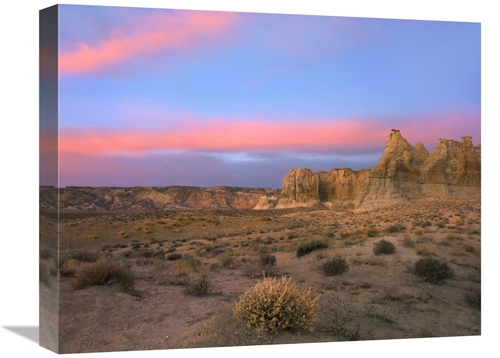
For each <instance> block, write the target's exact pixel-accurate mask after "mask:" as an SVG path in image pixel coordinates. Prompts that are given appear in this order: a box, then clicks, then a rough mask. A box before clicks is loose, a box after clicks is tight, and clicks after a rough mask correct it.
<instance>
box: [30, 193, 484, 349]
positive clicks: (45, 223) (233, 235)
mask: <svg viewBox="0 0 500 358" xmlns="http://www.w3.org/2000/svg"><path fill="white" fill-rule="evenodd" d="M480 207H481V198H480V197H469V198H462V199H425V200H419V201H416V202H414V203H412V204H408V205H404V206H398V207H391V208H387V209H380V210H376V211H373V212H369V213H358V214H354V213H352V212H349V211H334V210H324V211H304V210H286V211H279V210H274V211H265V212H260V211H241V212H230V211H216V212H210V211H192V212H163V213H158V212H155V213H147V212H144V213H130V214H127V213H119V214H104V215H94V216H85V217H83V216H81V217H79V216H78V215H73V216H71V215H70V216H66V217H65V216H63V220H62V222H61V226H60V228H59V230H60V233H61V241H60V245H61V252H62V255H61V258H60V264H59V266H60V270H59V274H60V277H59V280H60V281H59V282H60V286H59V288H60V292H59V293H60V295H59V297H60V304H59V307H58V309H59V313H60V317H59V324H58V327H59V352H60V353H73V352H96V351H124V350H148V349H171V348H193V347H212V346H218V347H222V346H242V345H257V344H291V343H303V342H323V341H328V342H334V341H345V340H349V339H350V340H353V339H355V340H379V339H399V338H419V337H445V336H471V335H480V334H481V309H480V304H478V303H477V302H474V301H472V302H471V299H468V298H470V297H471V293H476V294H480V288H481V211H480ZM40 223H41V233H40V234H41V243H42V245H41V247H42V249H44V250H45V252H50V250H49V249H47V247H49V246H50V243H51V242H52V243H53V242H54V237H53V234H51V233H54V232H55V228H56V226H55V221H54V219H53V218H50V217H46V216H43V215H42V216H41V217H40ZM394 225H400V226H401V227H404V228H401V229H400V230H399V231H396V232H394V231H393V230H391V229H390V228H391V227H393V226H394ZM314 238H316V239H325V240H327V242H328V244H329V245H328V247H327V248H323V249H319V250H315V251H313V252H311V253H309V254H307V255H304V256H302V257H297V254H296V249H297V247H298V245H300V243H301V242H303V241H304V240H307V239H314ZM382 239H384V240H386V241H390V242H392V243H393V244H394V245H395V247H396V252H395V253H394V254H390V255H375V254H374V252H373V248H374V244H375V243H377V242H379V241H381V240H382ZM43 243H47V245H46V246H45V248H44V246H43ZM82 253H85V254H86V255H87V256H85V255H83V254H82ZM173 253H177V254H180V255H181V259H178V260H169V259H168V255H171V254H173ZM262 254H269V255H273V256H275V257H276V266H275V267H274V268H273V269H272V271H271V272H268V276H276V277H278V278H280V277H282V276H287V277H291V279H292V281H293V282H294V283H295V284H296V285H297V286H298V287H300V288H303V289H308V288H311V292H312V295H313V296H316V295H320V311H319V312H318V314H317V315H316V317H315V319H314V322H313V327H312V330H311V331H309V330H302V329H297V330H285V331H281V332H279V333H278V334H270V333H265V332H261V331H258V330H256V329H254V328H249V327H247V326H246V325H245V322H243V321H241V320H239V319H237V318H236V317H234V316H233V314H232V309H233V307H234V304H235V302H236V301H237V300H238V299H239V297H240V295H241V294H243V292H245V290H246V289H248V288H250V287H253V286H254V285H255V284H256V283H257V282H259V281H260V280H262V279H263V277H262V273H261V271H262V270H261V268H260V267H259V265H258V264H257V260H258V259H259V257H260V255H262ZM92 255H93V256H92ZM48 256H50V255H49V254H47V253H45V254H44V255H41V257H42V258H41V260H42V263H43V265H45V266H44V267H46V268H47V269H48V270H50V272H51V275H50V276H49V278H48V281H47V282H48V283H49V284H50V287H48V286H47V285H45V284H41V285H40V295H41V302H42V305H41V315H42V316H44V315H45V317H42V318H43V319H47V318H48V317H50V315H51V314H53V312H54V311H55V310H56V308H54V297H57V296H56V295H55V293H54V292H56V289H57V276H56V275H57V272H58V270H57V269H56V264H55V262H57V260H54V259H53V258H49V257H48ZM90 256H92V257H93V258H89V257H90ZM97 256H104V257H106V258H107V259H108V260H110V261H111V262H114V263H115V264H117V265H120V266H122V267H126V268H128V269H129V270H131V271H132V272H133V274H134V277H135V285H134V290H133V291H126V290H123V289H122V288H121V287H120V285H118V284H116V283H114V282H113V281H110V282H108V283H107V284H105V285H101V286H93V287H89V288H85V289H80V290H75V289H74V285H75V282H77V280H78V277H79V276H80V275H82V272H83V270H84V269H85V268H86V267H88V266H92V265H95V262H86V261H95V258H96V257H97ZM148 256H151V257H148ZM335 256H340V257H342V258H344V259H345V260H346V261H347V263H348V265H349V270H348V271H347V272H345V273H344V274H342V275H336V276H325V275H324V274H323V273H322V270H321V265H322V264H323V263H325V262H326V261H328V260H329V259H331V258H333V257H335ZM75 257H76V258H75ZM424 257H432V258H436V259H438V260H440V261H442V262H446V263H448V264H449V266H450V267H451V268H452V269H453V271H454V277H453V278H450V279H447V280H445V281H444V282H442V283H440V284H431V283H428V282H425V281H424V280H422V279H421V278H419V277H417V276H415V275H414V274H413V273H412V268H413V265H414V263H415V262H417V261H418V260H420V259H422V258H424ZM71 258H73V259H71ZM201 277H205V278H206V279H207V280H208V282H209V283H210V285H211V291H210V293H209V294H208V295H207V296H203V297H196V296H193V295H190V294H188V293H186V288H187V287H189V285H190V283H193V282H195V281H196V280H197V279H200V278H201ZM474 297H477V295H476V296H474ZM479 297H480V296H479ZM332 314H333V315H334V317H335V318H332ZM47 322H49V323H50V324H53V323H54V322H53V320H52V321H50V320H47ZM47 326H49V324H47ZM51 327H52V328H53V326H51ZM41 328H43V325H41ZM340 328H341V329H340ZM49 336H50V335H49ZM42 337H43V334H41V339H42ZM50 338H51V337H46V338H45V339H46V340H47V341H50ZM51 344H53V342H52V343H51Z"/></svg>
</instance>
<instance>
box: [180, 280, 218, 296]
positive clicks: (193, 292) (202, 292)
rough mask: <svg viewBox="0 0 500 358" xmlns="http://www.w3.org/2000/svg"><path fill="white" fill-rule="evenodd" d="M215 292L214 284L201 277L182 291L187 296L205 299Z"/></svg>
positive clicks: (189, 283)
mask: <svg viewBox="0 0 500 358" xmlns="http://www.w3.org/2000/svg"><path fill="white" fill-rule="evenodd" d="M212 291H213V286H212V283H211V282H210V281H209V280H208V279H207V278H206V277H200V278H198V279H196V280H193V281H190V282H188V283H187V285H186V287H185V288H184V290H183V291H182V292H183V293H184V294H185V295H189V296H195V297H205V296H208V295H209V294H211V293H212Z"/></svg>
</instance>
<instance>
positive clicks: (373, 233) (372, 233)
mask: <svg viewBox="0 0 500 358" xmlns="http://www.w3.org/2000/svg"><path fill="white" fill-rule="evenodd" d="M378 234H379V230H378V229H377V228H374V227H371V228H369V229H367V230H366V231H365V235H366V236H367V237H375V236H377V235H378Z"/></svg>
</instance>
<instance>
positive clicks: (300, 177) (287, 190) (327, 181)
mask: <svg viewBox="0 0 500 358" xmlns="http://www.w3.org/2000/svg"><path fill="white" fill-rule="evenodd" d="M367 178H368V170H358V171H355V170H352V169H349V168H342V169H332V170H331V171H329V172H318V173H313V172H312V170H310V169H293V170H291V171H290V172H289V173H288V175H287V176H286V177H285V178H284V179H283V183H282V189H281V194H280V197H279V200H278V203H277V204H276V209H285V208H291V207H299V206H303V207H312V206H324V205H326V206H330V205H334V204H338V205H353V204H354V199H355V197H356V194H357V193H358V192H359V190H360V188H361V184H362V183H363V182H364V181H365V180H366V179H367Z"/></svg>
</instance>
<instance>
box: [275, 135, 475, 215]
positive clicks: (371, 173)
mask: <svg viewBox="0 0 500 358" xmlns="http://www.w3.org/2000/svg"><path fill="white" fill-rule="evenodd" d="M480 192H481V145H477V146H474V145H473V144H472V138H471V137H468V136H465V137H462V140H461V141H460V142H459V141H455V140H446V139H439V141H438V145H437V146H436V148H435V150H434V151H433V152H432V153H430V154H429V152H428V151H427V149H426V148H425V147H424V145H423V144H422V143H417V144H416V145H415V146H412V145H411V144H410V143H408V141H407V140H406V139H404V138H403V137H402V136H401V133H400V131H399V130H396V129H393V130H392V131H391V133H390V134H389V137H388V139H387V141H386V145H385V149H384V151H383V153H382V157H381V158H380V159H379V161H378V162H377V164H375V166H373V167H372V168H371V169H369V170H368V169H363V170H358V171H355V170H352V169H348V168H342V169H332V170H331V171H329V172H318V173H313V172H312V171H311V170H310V169H293V170H291V171H290V172H289V173H288V175H287V176H286V177H285V178H284V179H283V182H282V190H281V194H280V196H279V200H278V203H277V204H276V206H275V208H276V209H282V208H291V207H318V208H320V207H321V206H323V207H324V208H333V207H337V206H342V207H351V208H353V209H355V211H366V210H372V209H375V208H379V207H384V206H389V205H395V204H403V203H407V202H409V201H411V200H412V199H416V198H422V197H460V196H467V195H474V194H480Z"/></svg>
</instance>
